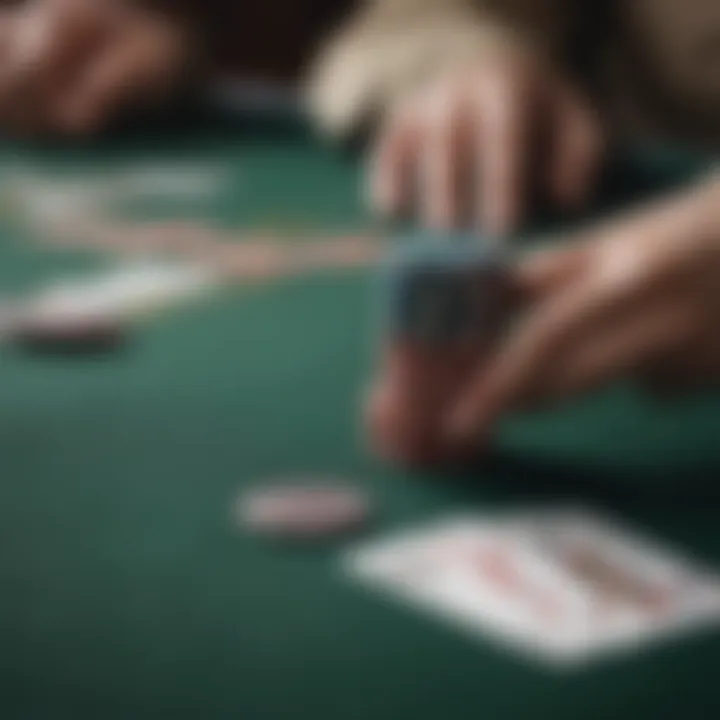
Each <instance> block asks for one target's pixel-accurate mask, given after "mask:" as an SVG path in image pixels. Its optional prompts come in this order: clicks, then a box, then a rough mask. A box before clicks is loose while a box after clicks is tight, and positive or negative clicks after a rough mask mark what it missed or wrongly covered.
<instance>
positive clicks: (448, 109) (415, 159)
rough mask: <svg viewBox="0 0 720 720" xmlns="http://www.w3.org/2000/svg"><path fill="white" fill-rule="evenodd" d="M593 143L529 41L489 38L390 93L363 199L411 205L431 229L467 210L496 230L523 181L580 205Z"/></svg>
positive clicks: (514, 208)
mask: <svg viewBox="0 0 720 720" xmlns="http://www.w3.org/2000/svg"><path fill="white" fill-rule="evenodd" d="M602 150H603V137H602V132H601V129H600V125H599V122H598V120H597V118H596V117H595V116H594V114H593V112H592V111H591V110H590V108H589V107H588V106H587V104H586V103H585V102H584V100H583V99H582V97H581V96H580V94H579V93H578V92H576V91H575V89H574V88H573V87H572V86H571V84H570V83H569V82H567V81H566V80H565V79H564V78H562V77H561V76H560V75H559V73H557V72H556V71H555V70H554V69H553V68H552V67H551V66H550V65H549V63H548V62H546V61H544V60H543V59H542V58H540V57H538V56H537V55H536V54H534V53H532V52H530V51H529V50H526V49H524V48H522V47H517V46H511V44H509V43H508V44H504V45H502V46H501V45H498V46H497V47H496V48H494V49H492V50H489V51H488V52H487V53H485V54H483V55H482V57H481V58H480V59H478V60H476V61H475V62H474V63H473V64H470V65H465V66H463V67H459V68H455V69H454V70H452V71H450V72H445V73H444V74H442V75H440V76H439V77H437V78H436V79H435V81H434V82H432V83H430V84H427V85H425V86H423V87H422V88H421V89H420V91H419V92H415V93H411V94H409V95H407V96H405V97H403V98H401V99H400V100H399V101H398V102H397V103H396V106H395V108H394V109H393V110H392V111H391V112H390V113H389V115H388V119H387V121H386V122H385V124H384V126H382V128H381V131H380V133H379V139H378V141H377V145H376V148H375V151H374V155H373V159H372V162H371V170H370V196H371V203H372V205H373V206H374V208H375V209H376V210H377V211H379V212H380V213H383V214H398V213H401V212H404V211H407V210H409V209H410V208H412V207H414V209H415V211H416V212H417V213H418V214H419V215H420V216H421V217H422V218H423V220H424V221H425V222H426V223H427V224H428V225H429V226H430V227H432V228H434V229H438V230H447V229H450V228H452V227H455V226H457V225H458V224H461V223H467V221H468V219H469V220H470V221H471V224H475V225H477V226H479V227H480V228H481V229H482V230H483V231H485V232H488V233H490V234H503V233H506V232H509V231H511V230H512V229H514V228H515V226H516V225H517V224H518V223H519V222H520V221H521V220H522V217H523V212H524V210H525V205H526V203H527V200H528V197H527V196H528V192H529V190H530V185H531V183H535V184H537V185H538V186H540V188H541V189H543V190H546V191H547V193H548V194H549V196H550V198H551V199H552V200H554V201H556V202H557V203H559V204H560V205H562V206H564V207H565V208H576V207H578V206H579V205H581V204H582V203H583V202H584V201H585V200H586V199H587V198H588V195H589V194H590V193H591V191H592V188H593V184H594V182H595V180H596V178H597V175H598V171H599V167H600V163H601V158H602ZM538 167H539V170H538ZM531 169H532V174H533V175H534V176H535V177H532V178H531V177H530V175H531Z"/></svg>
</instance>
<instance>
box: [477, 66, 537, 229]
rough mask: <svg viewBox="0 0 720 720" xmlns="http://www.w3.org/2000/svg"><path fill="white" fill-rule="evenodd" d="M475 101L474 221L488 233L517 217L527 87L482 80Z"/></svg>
mask: <svg viewBox="0 0 720 720" xmlns="http://www.w3.org/2000/svg"><path fill="white" fill-rule="evenodd" d="M478 102H479V103H481V106H482V110H481V117H482V124H481V140H480V143H479V146H478V150H477V152H478V161H477V162H478V168H479V193H480V197H479V199H478V210H479V213H478V217H477V221H478V225H479V226H480V227H481V228H482V229H483V230H484V231H485V232H487V233H489V234H490V235H503V234H505V233H507V232H510V231H511V230H512V229H513V228H514V227H515V226H516V225H517V224H518V223H519V222H520V219H521V215H522V199H523V195H524V191H525V177H524V169H525V162H526V160H527V151H528V136H527V133H528V122H527V119H528V115H529V112H528V111H529V110H530V108H531V106H532V98H531V95H530V89H529V85H526V84H525V83H523V82H520V81H516V82H509V81H508V78H504V77H503V76H497V77H496V78H493V79H492V80H491V81H489V82H488V83H487V85H486V86H485V88H484V92H483V94H482V95H481V97H480V98H479V100H478Z"/></svg>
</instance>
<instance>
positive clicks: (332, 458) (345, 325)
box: [0, 120, 720, 720]
mask: <svg viewBox="0 0 720 720" xmlns="http://www.w3.org/2000/svg"><path fill="white" fill-rule="evenodd" d="M3 153H4V154H3V156H2V157H3V158H4V159H5V160H4V163H5V166H6V167H7V166H8V165H10V164H11V163H16V164H17V163H20V164H23V163H25V164H28V163H29V164H31V165H32V166H33V167H35V168H41V169H44V170H46V171H50V170H52V171H53V172H75V173H77V172H85V171H88V170H90V171H95V170H98V169H100V170H107V169H108V168H109V169H112V168H113V167H115V166H117V164H123V163H125V164H127V163H133V162H136V161H143V162H153V163H160V162H171V161H178V160H182V161H184V162H194V161H198V162H201V163H221V164H223V167H225V168H226V170H227V172H228V178H227V180H226V183H225V186H224V189H223V191H222V192H220V193H219V195H218V196H217V197H215V198H213V199H212V201H208V202H206V203H205V204H203V205H202V206H199V207H197V208H194V209H192V208H191V209H190V210H188V209H187V208H184V211H185V212H186V213H188V212H189V213H190V214H192V213H194V214H195V215H198V216H201V217H204V218H205V219H206V220H208V221H212V222H214V223H218V224H221V225H227V226H229V227H233V228H245V229H249V228H256V229H257V228H271V229H275V230H276V231H278V232H280V233H282V232H287V233H298V232H300V233H324V234H327V233H335V232H338V233H340V232H347V231H355V230H358V229H362V228H364V227H367V226H368V223H369V220H368V218H367V217H366V216H365V214H364V212H363V210H362V205H361V202H360V200H359V197H360V193H359V187H360V182H361V173H360V172H359V171H358V168H357V166H356V164H355V163H354V162H353V161H352V160H350V159H348V158H346V157H343V156H341V155H338V154H336V153H334V152H333V151H332V150H331V149H329V148H326V147H323V146H322V145H320V144H319V143H317V142H315V141H314V140H313V139H312V136H310V135H309V134H308V133H307V132H305V131H304V130H302V129H301V128H298V127H297V126H296V125H295V124H293V123H283V122H275V123H273V124H272V125H271V126H268V127H266V128H265V129H264V130H263V131H261V132H260V131H259V130H258V128H257V126H255V125H253V124H248V123H240V122H231V121H226V120H222V121H219V120H217V121H216V120H213V121H212V122H210V121H207V122H202V123H198V124H197V125H192V124H190V125H189V127H188V128H185V129H183V130H179V131H177V132H175V133H173V134H169V133H166V132H162V131H157V132H149V131H148V132H146V133H144V134H143V133H129V134H128V135H126V136H125V137H123V138H120V139H115V140H114V141H108V142H104V143H97V144H94V145H87V146H81V145H77V146H75V147H59V148H54V147H46V148H41V149H27V148H25V149H23V148H18V147H6V148H5V149H4V150H3ZM670 166H672V163H670ZM673 167H674V166H673ZM666 171H667V172H666ZM646 175H647V177H648V178H650V179H651V180H652V181H653V182H654V181H655V180H658V179H662V180H663V182H665V181H667V180H668V179H672V180H680V179H682V173H678V172H676V170H673V169H671V170H670V171H668V168H667V167H666V166H665V165H663V166H662V167H651V168H650V170H649V171H648V172H647V173H646ZM636 180H637V179H635V180H632V181H630V180H628V176H627V175H625V174H622V173H621V174H620V175H618V176H616V177H615V178H614V180H613V181H612V182H611V183H610V185H611V186H612V189H613V191H614V195H615V200H616V201H617V200H618V199H620V200H629V199H630V197H631V196H633V193H635V192H636V191H637V190H638V187H639V186H638V184H637V182H636ZM650 184H652V183H650ZM176 210H177V209H176ZM141 211H142V212H147V213H149V214H151V215H152V214H153V213H154V212H155V214H156V215H157V214H162V213H161V212H160V210H158V209H157V208H152V207H148V208H144V209H141ZM156 211H157V212H156ZM138 212H140V210H138ZM99 262H102V260H100V259H98V258H96V257H94V256H92V255H90V254H89V253H83V252H78V251H74V252H69V251H60V250H53V251H51V250H49V249H47V248H42V247H38V246H35V245H29V244H28V243H27V239H26V238H24V237H23V233H22V232H20V230H19V229H18V227H17V226H16V225H15V224H13V222H11V221H8V222H6V223H5V226H4V230H3V235H2V246H1V247H0V287H1V288H2V289H3V291H4V292H9V291H10V290H16V289H18V288H22V287H27V286H28V285H30V284H32V283H36V282H39V281H43V280H47V279H48V278H52V277H56V276H57V275H58V274H62V273H69V272H75V271H79V270H80V269H88V268H92V267H94V266H95V265H96V264H97V263H99ZM371 287H372V284H371V283H370V282H369V273H368V272H349V273H348V272H343V273H317V274H315V275H311V276H307V277H304V278H294V279H285V280H278V281H275V282H272V283H265V284H261V285H258V286H253V287H243V286H240V287H238V288H236V289H233V290H231V291H228V292H227V293H223V294H221V295H218V296H216V297H212V298H211V299H208V300H206V301H204V302H202V303H198V304H195V305H192V306H189V307H186V308H183V309H182V310H178V311H174V312H171V313H169V314H168V315H166V316H164V317H162V318H158V319H156V320H155V321H153V322H152V323H150V324H148V325H146V326H144V327H143V328H141V329H140V330H139V332H138V333H137V335H136V336H135V337H134V338H133V342H131V343H130V345H129V346H128V347H127V349H125V350H124V351H123V352H122V353H120V354H118V355H116V356H112V357H107V358H96V359H80V358H78V359H57V358H50V357H41V356H37V357H31V356H26V355H23V354H19V353H17V352H14V351H13V350H12V349H10V348H4V349H2V350H1V351H0V356H1V360H0V368H1V371H0V458H2V480H1V481H0V717H1V718H3V720H56V719H58V718H73V719H74V720H85V719H86V718H87V719H88V720H115V719H118V720H120V719H122V720H146V719H147V720H157V719H160V718H174V719H184V718H188V719H190V718H192V719H193V720H200V719H203V720H206V719H207V720H209V719H211V718H218V719H223V720H224V719H230V718H238V719H239V718H242V719H243V720H275V719H276V718H277V719H281V718H293V719H297V718H313V720H318V719H320V718H322V720H326V719H327V720H329V719H333V720H334V719H336V718H337V719H342V720H350V719H351V718H377V719H378V720H379V719H382V720H385V719H387V720H402V719H403V718H428V719H429V718H441V717H442V718H452V719H453V720H460V719H461V718H484V719H485V720H495V719H496V718H497V719H515V718H553V719H554V720H558V719H559V718H572V719H573V720H576V719H578V718H610V717H628V718H661V717H673V718H675V717H678V716H679V715H680V714H681V713H682V714H683V715H684V717H697V718H710V717H718V714H719V713H720V691H719V690H718V687H717V685H716V684H715V681H716V675H717V669H718V667H720V635H718V634H714V633H713V634H702V635H699V636H695V637H692V638H689V639H684V640H683V641H682V642H678V643H670V644H665V645H663V646H661V647H654V648H652V649H651V650H648V651H647V652H643V653H640V654H638V655H634V656H632V657H628V658H625V659H622V660H621V659H617V660H615V661H608V662H604V663H601V664H598V665H593V666H590V667H588V668H586V669H584V670H581V671H577V672H575V673H572V674H569V675H565V674H553V673H551V672H548V671H545V670H543V669H540V668H537V667H535V666H533V665H531V664H527V663H525V661H523V660H521V659H517V658H515V657H514V656H512V655H509V654H506V653H505V652H504V651H502V650H500V649H498V648H496V647H495V646H494V645H492V644H491V643H489V642H484V641H482V640H480V639H477V638H471V637H468V636H466V635H464V634H462V633H460V632H457V631H456V630H454V629H453V628H451V627H448V626H445V625H443V624H442V623H441V622H436V621H435V620H432V619H428V618H426V617H424V616H423V615H421V614H420V613H415V612H413V611H411V610H409V609H407V608H405V607H403V606H401V605H395V604H393V603H392V602H389V601H386V600H384V599H383V598H381V597H379V596H376V595H374V594H373V593H371V592H368V591H365V590H364V589H361V588H358V587H356V586H354V585H353V584H352V583H350V582H348V581H347V580H346V578H345V577H344V575H343V573H342V572H341V569H340V565H339V559H340V554H341V552H342V550H343V548H344V547H346V545H345V543H344V542H339V543H337V544H335V543H332V544H330V545H326V546H320V547H317V546H316V547H293V546H284V547H281V546H273V545H271V544H268V543H266V542H263V541H261V540H259V539H255V538H252V537H248V536H246V535H244V534H243V533H242V532H241V531H239V530H238V528H237V527H236V525H235V523H234V520H233V515H232V511H233V503H234V500H235V498H236V496H237V494H238V492H240V491H241V490H242V489H243V488H248V487H251V486H253V485H254V484H255V483H257V482H259V481H262V480H263V479H265V478H272V477H283V476H286V475H297V474H308V475H317V474H319V475H322V476H331V477H335V476H337V477H340V478H347V479H349V480H351V481H353V482H355V483H357V484H358V485H359V486H361V487H362V488H364V489H366V490H367V491H368V492H369V493H370V494H371V496H372V499H373V502H374V503H375V506H376V508H377V513H376V517H375V519H374V521H373V524H372V526H371V527H370V528H369V529H368V530H367V532H366V537H378V536H380V535H381V534H382V533H384V532H389V531H391V530H393V529H396V528H398V527H401V526H403V525H407V524H416V523H417V524H419V523H422V522H425V521H428V520H432V519H434V518H437V517H439V516H441V515H442V514H444V513H448V512H452V511H454V510H457V509H467V508H479V509H483V510H489V511H494V510H495V509H498V508H508V507H514V506H517V505H523V506H525V505H526V504H527V503H528V502H531V501H533V502H539V503H545V502H557V501H559V500H577V499H580V500H587V501H588V502H589V503H592V504H598V505H602V506H609V507H611V508H612V510H613V511H615V512H617V513H619V514H621V515H622V516H624V517H626V518H628V519H630V520H631V521H633V522H636V523H638V524H640V525H641V526H643V527H646V528H648V529H649V530H650V531H651V532H653V533H655V534H657V535H660V536H662V537H664V538H666V539H668V540H671V541H673V542H677V543H679V544H680V545H681V546H683V547H686V548H688V549H689V550H690V551H692V552H694V553H696V554H697V555H698V556H699V557H701V558H704V559H707V560H710V561H716V562H718V563H720V523H719V522H718V521H719V519H720V510H719V509H718V505H717V503H716V502H715V500H716V493H715V488H714V482H715V477H714V476H715V475H716V474H717V469H718V468H720V442H719V441H718V440H719V439H720V400H719V399H718V398H717V396H712V395H710V394H706V395H702V396H697V397H693V398H686V399H683V400H673V401H669V400H668V401H665V402H656V401H650V400H648V399H646V398H643V397H642V396H640V395H639V394H638V393H637V392H635V391H633V390H632V389H629V388H613V389H610V390H608V391H606V392H603V393H601V394H600V395H598V396H595V397H593V398H589V399H587V400H584V401H582V402H578V403H575V404H573V405H572V406H570V407H568V408H566V409H563V410H562V411H556V412H553V413H546V414H544V415H542V416H538V415H536V416H533V417H523V418H511V419H509V420H508V422H507V424H506V426H505V427H504V428H503V430H502V433H501V437H500V443H499V449H498V452H497V453H496V454H495V455H494V456H493V457H492V458H490V459H489V460H488V462H487V464H485V465H483V466H482V467H478V468H477V470H475V471H473V472H468V473H466V474H465V475H464V476H463V477H460V478H449V477H443V476H441V475H436V476H432V477H424V476H420V475H414V474H410V473H404V472H399V471H394V470H392V469H389V468H385V467H383V466H381V465H379V464H377V463H376V462H374V461H373V460H372V459H371V458H370V457H368V455H367V453H366V452H365V451H364V449H363V446H362V443H361V442H360V441H359V432H358V419H357V407H358V398H359V396H360V394H361V392H362V388H363V384H364V382H365V381H366V378H367V373H368V368H369V367H370V365H371V348H372V325H371V323H370V322H369V317H368V308H369V306H370V303H369V294H370V292H371ZM717 495H718V496H720V493H718V494H717Z"/></svg>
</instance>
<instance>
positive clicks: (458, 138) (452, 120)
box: [419, 93, 476, 230]
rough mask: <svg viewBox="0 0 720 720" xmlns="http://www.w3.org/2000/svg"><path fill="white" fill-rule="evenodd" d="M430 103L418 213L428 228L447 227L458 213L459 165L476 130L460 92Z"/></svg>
mask: <svg viewBox="0 0 720 720" xmlns="http://www.w3.org/2000/svg"><path fill="white" fill-rule="evenodd" d="M432 105H434V107H432V108H431V109H430V110H429V118H428V122H427V130H426V138H427V139H426V141H425V146H424V149H423V150H422V151H421V158H420V168H419V174H420V187H419V195H420V198H421V203H420V204H421V214H422V215H423V216H424V219H425V222H426V223H427V225H428V226H429V227H431V228H434V229H436V230H449V229H451V228H452V227H454V226H455V225H456V224H458V223H459V221H460V216H461V214H462V212H461V207H460V206H461V201H460V194H461V188H460V180H461V177H460V165H461V164H462V157H463V152H464V151H467V150H469V149H472V145H473V144H474V135H475V134H476V133H475V128H474V127H473V122H472V117H471V116H470V114H469V108H468V102H467V99H466V98H465V97H464V96H463V94H461V93H459V94H453V93H446V94H444V95H441V96H439V97H437V98H436V101H435V102H434V103H432ZM468 146H469V147H468Z"/></svg>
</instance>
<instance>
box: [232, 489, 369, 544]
mask: <svg viewBox="0 0 720 720" xmlns="http://www.w3.org/2000/svg"><path fill="white" fill-rule="evenodd" d="M237 515H238V520H239V522H240V524H241V525H242V526H243V527H244V528H246V529H248V530H250V531H252V532H255V533H257V534H263V535H269V536H275V537H289V538H317V537H326V536H332V535H339V534H343V533H346V532H351V531H353V530H356V529H358V528H359V527H360V526H361V525H363V523H364V522H365V521H366V520H367V517H368V515H369V503H368V500H367V497H366V496H365V495H364V494H363V493H362V492H360V491H359V490H357V489H355V488H351V487H347V486H342V487H340V486H337V485H335V486H333V485H330V484H323V485H318V484H314V485H288V484H283V485H274V486H271V487H268V486H265V487H261V488H257V489H255V490H252V491H250V492H248V493H245V494H243V495H242V496H241V497H240V498H239V500H238V506H237Z"/></svg>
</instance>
